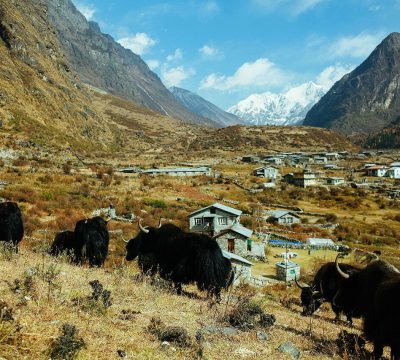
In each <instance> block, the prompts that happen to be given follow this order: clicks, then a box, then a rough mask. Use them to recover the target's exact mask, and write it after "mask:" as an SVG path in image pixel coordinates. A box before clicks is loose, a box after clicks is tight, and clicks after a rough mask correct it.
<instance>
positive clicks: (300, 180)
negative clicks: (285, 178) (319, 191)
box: [293, 169, 319, 188]
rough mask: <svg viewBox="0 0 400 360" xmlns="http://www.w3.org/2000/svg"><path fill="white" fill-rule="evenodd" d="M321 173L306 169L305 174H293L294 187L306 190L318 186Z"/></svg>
mask: <svg viewBox="0 0 400 360" xmlns="http://www.w3.org/2000/svg"><path fill="white" fill-rule="evenodd" d="M318 177H319V173H317V172H314V171H311V170H309V169H305V170H304V171H303V172H298V173H294V174H293V185H296V186H299V187H303V188H306V187H308V186H315V185H318Z"/></svg>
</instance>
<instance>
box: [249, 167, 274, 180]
mask: <svg viewBox="0 0 400 360" xmlns="http://www.w3.org/2000/svg"><path fill="white" fill-rule="evenodd" d="M253 174H254V176H258V177H262V178H266V179H274V180H275V179H276V178H277V177H278V176H279V171H278V169H276V168H274V167H272V166H261V167H259V168H257V169H254V171H253Z"/></svg>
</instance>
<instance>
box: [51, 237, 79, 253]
mask: <svg viewBox="0 0 400 360" xmlns="http://www.w3.org/2000/svg"><path fill="white" fill-rule="evenodd" d="M64 251H66V252H68V253H69V254H70V255H72V257H73V259H75V256H76V255H75V233H74V232H73V231H63V232H60V233H58V234H57V235H56V237H55V238H54V242H53V244H52V245H51V248H50V255H52V256H59V255H61V254H62V253H63V252H64Z"/></svg>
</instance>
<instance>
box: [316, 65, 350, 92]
mask: <svg viewBox="0 0 400 360" xmlns="http://www.w3.org/2000/svg"><path fill="white" fill-rule="evenodd" d="M354 68H355V65H342V64H340V63H338V64H335V65H331V66H328V67H327V68H325V69H324V70H322V71H321V73H320V74H319V75H318V76H317V78H316V80H315V82H316V83H317V84H318V85H322V86H323V87H324V88H325V89H326V91H328V90H329V89H330V88H331V87H332V85H333V84H334V83H335V82H336V81H338V80H340V79H341V78H342V77H343V76H344V75H346V74H348V73H349V72H351V71H352V70H353V69H354Z"/></svg>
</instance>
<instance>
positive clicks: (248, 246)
mask: <svg viewBox="0 0 400 360" xmlns="http://www.w3.org/2000/svg"><path fill="white" fill-rule="evenodd" d="M251 243H252V241H251V239H247V251H251Z"/></svg>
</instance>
